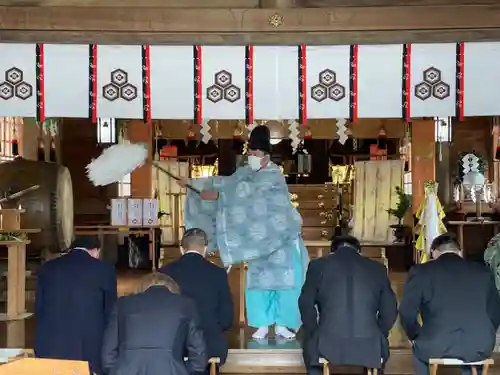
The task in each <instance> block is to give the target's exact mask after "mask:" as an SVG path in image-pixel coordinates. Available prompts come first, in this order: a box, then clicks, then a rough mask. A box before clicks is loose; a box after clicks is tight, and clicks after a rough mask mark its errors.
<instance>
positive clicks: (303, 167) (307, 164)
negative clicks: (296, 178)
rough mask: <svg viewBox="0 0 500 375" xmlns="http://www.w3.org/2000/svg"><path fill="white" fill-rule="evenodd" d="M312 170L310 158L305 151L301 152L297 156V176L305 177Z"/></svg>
mask: <svg viewBox="0 0 500 375" xmlns="http://www.w3.org/2000/svg"><path fill="white" fill-rule="evenodd" d="M311 170H312V156H311V154H309V153H307V150H302V152H301V153H300V154H298V155H297V173H298V174H299V175H303V176H307V175H309V173H311Z"/></svg>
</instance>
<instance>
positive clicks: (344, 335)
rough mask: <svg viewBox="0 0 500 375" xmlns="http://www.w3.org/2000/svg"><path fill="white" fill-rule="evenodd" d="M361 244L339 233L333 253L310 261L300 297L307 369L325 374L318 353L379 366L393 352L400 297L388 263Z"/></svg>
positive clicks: (342, 362) (334, 360)
mask: <svg viewBox="0 0 500 375" xmlns="http://www.w3.org/2000/svg"><path fill="white" fill-rule="evenodd" d="M360 250H361V247H360V243H359V241H358V240H357V239H356V238H354V237H351V236H339V237H335V238H334V239H333V241H332V244H331V253H330V254H329V255H327V256H325V257H322V258H319V259H314V260H312V261H311V263H310V264H309V267H308V269H307V275H306V281H305V283H304V286H303V287H302V293H301V295H300V298H299V308H300V313H301V315H302V322H303V329H304V333H305V335H304V336H305V339H304V345H303V348H304V351H303V355H304V363H305V365H306V368H307V372H308V374H309V375H311V374H321V367H319V357H323V358H326V359H327V360H328V361H329V362H330V363H332V364H334V365H351V366H363V367H365V368H377V369H380V368H383V364H384V363H385V362H386V361H387V359H388V357H389V342H388V336H389V331H390V329H391V328H392V326H393V325H394V322H395V321H396V317H397V302H396V297H395V295H394V292H393V291H392V289H391V285H390V282H389V277H388V276H387V269H386V268H385V267H384V265H382V264H380V263H378V262H376V261H374V260H371V259H367V258H365V257H363V256H362V255H361V254H360ZM318 312H319V316H318Z"/></svg>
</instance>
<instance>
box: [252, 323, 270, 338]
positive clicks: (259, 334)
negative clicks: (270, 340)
mask: <svg viewBox="0 0 500 375" xmlns="http://www.w3.org/2000/svg"><path fill="white" fill-rule="evenodd" d="M268 333H269V327H268V326H265V327H260V328H259V329H257V331H255V332H254V334H253V335H252V337H253V338H254V339H265V338H266V337H267V334H268Z"/></svg>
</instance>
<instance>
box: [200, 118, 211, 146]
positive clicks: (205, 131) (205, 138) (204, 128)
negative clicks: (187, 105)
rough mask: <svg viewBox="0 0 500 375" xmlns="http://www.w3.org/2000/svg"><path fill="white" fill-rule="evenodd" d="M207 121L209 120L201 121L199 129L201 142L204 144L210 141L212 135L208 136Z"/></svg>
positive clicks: (208, 126) (208, 127) (208, 125)
mask: <svg viewBox="0 0 500 375" xmlns="http://www.w3.org/2000/svg"><path fill="white" fill-rule="evenodd" d="M208 121H209V120H203V121H202V124H201V129H200V134H201V141H202V142H203V143H205V144H206V143H208V142H210V140H211V139H212V134H210V129H211V127H210V124H209V123H208Z"/></svg>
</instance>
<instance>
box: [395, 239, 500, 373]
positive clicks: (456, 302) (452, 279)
mask: <svg viewBox="0 0 500 375" xmlns="http://www.w3.org/2000/svg"><path fill="white" fill-rule="evenodd" d="M431 251H432V257H433V259H434V260H433V261H431V262H427V263H424V264H419V265H416V266H414V267H413V268H412V269H411V270H410V272H409V274H408V279H407V280H406V284H405V287H404V292H403V297H402V298H401V303H400V305H399V314H400V317H401V325H402V326H403V329H404V330H405V332H406V335H407V336H408V338H409V339H410V340H411V341H412V343H413V365H414V368H415V373H416V374H417V375H424V374H428V373H429V359H430V358H455V359H460V360H462V361H464V362H476V361H481V360H483V359H486V358H488V357H490V356H491V353H492V351H493V348H494V346H495V334H496V331H497V329H498V326H499V325H500V299H499V296H498V292H497V290H496V286H495V280H494V277H493V274H492V273H491V272H490V270H489V269H488V268H487V267H486V266H484V265H483V264H480V263H475V262H469V261H467V260H465V259H463V257H462V251H461V249H460V247H459V245H458V243H457V240H456V237H455V235H454V234H452V233H445V234H442V235H440V236H438V237H436V238H435V239H434V241H432V244H431ZM419 315H420V316H421V318H422V324H420V323H419V321H418V316H419ZM462 373H465V374H470V373H471V369H470V368H469V367H464V368H463V369H462Z"/></svg>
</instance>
